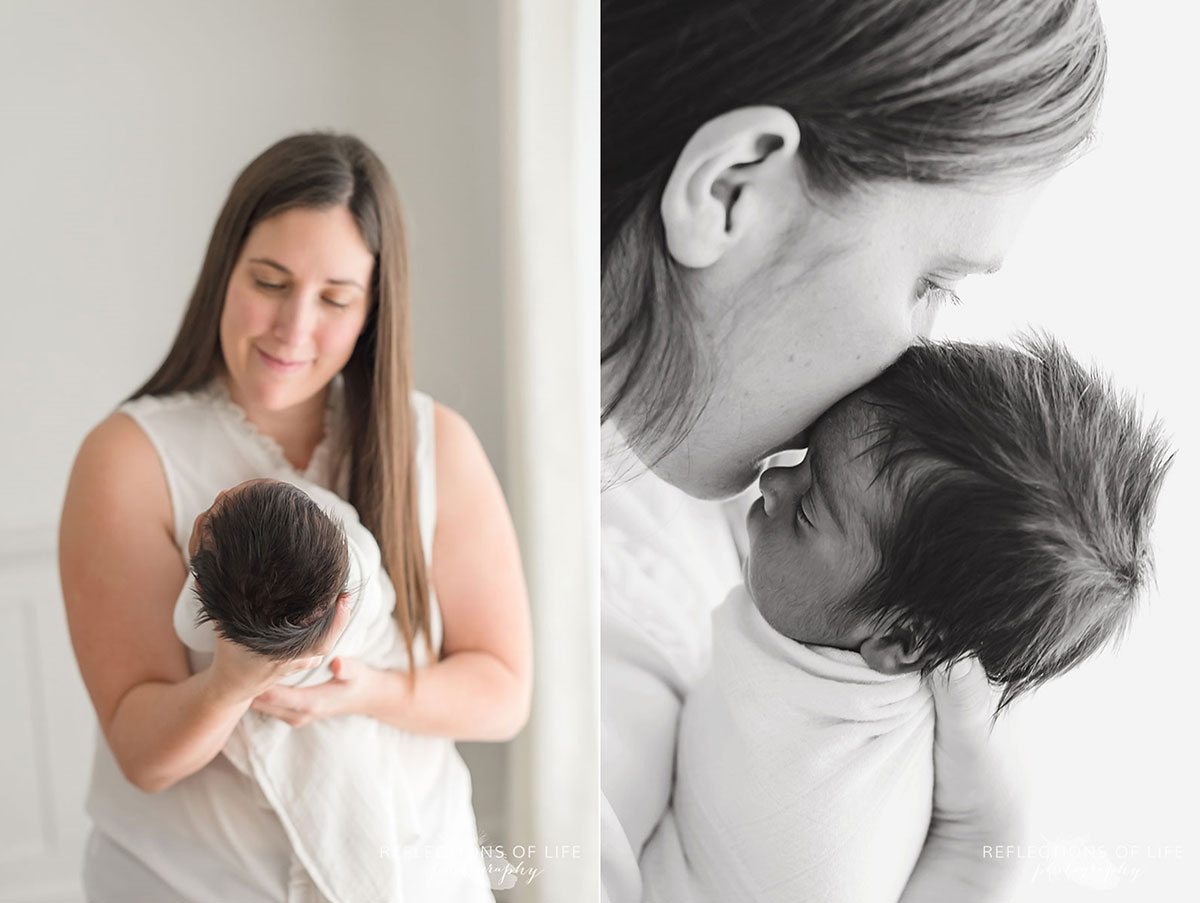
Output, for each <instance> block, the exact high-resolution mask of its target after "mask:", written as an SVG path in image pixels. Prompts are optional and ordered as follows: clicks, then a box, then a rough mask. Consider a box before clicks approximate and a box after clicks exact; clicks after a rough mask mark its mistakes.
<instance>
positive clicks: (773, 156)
mask: <svg viewBox="0 0 1200 903" xmlns="http://www.w3.org/2000/svg"><path fill="white" fill-rule="evenodd" d="M799 146H800V127H799V126H798V125H797V124H796V120H795V118H793V116H792V115H791V114H790V113H788V112H787V111H786V110H783V109H781V108H780V107H742V108H741V109H738V110H730V111H729V112H728V113H722V114H721V115H720V116H717V117H715V118H713V119H710V120H709V121H708V122H706V123H705V124H704V125H702V126H701V127H700V128H699V129H698V130H697V131H696V133H695V134H694V135H692V137H691V139H690V140H689V141H688V143H687V144H686V145H685V146H684V148H683V151H682V152H681V153H680V154H679V159H678V160H676V161H675V168H674V169H673V170H672V171H671V176H670V178H669V179H668V180H667V187H666V188H665V189H663V195H662V205H661V213H662V220H663V228H664V229H665V231H666V238H667V250H668V251H669V252H670V254H671V256H672V257H673V258H674V259H675V260H676V261H677V262H679V263H680V264H682V265H683V266H686V267H693V268H701V267H707V266H711V265H712V264H714V263H716V262H717V261H718V260H720V259H721V256H722V255H723V254H724V253H725V251H726V250H728V249H729V248H730V247H732V246H733V245H735V244H737V242H738V241H739V240H740V239H741V238H742V237H743V236H744V235H745V234H746V232H747V231H748V230H749V229H750V228H751V227H752V226H753V224H754V220H755V217H756V215H758V214H759V213H760V212H761V210H762V201H763V198H764V197H768V196H769V194H770V192H771V191H772V188H773V187H774V186H773V183H774V182H775V181H776V180H778V179H779V178H781V177H783V178H791V177H792V160H793V158H794V157H795V155H796V149H797V148H798V147H799Z"/></svg>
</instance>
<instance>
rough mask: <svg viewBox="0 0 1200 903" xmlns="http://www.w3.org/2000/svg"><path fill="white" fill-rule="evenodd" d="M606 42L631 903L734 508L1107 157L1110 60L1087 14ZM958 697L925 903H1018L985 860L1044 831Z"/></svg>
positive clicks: (611, 516)
mask: <svg viewBox="0 0 1200 903" xmlns="http://www.w3.org/2000/svg"><path fill="white" fill-rule="evenodd" d="M602 21H603V35H602V47H603V59H602V117H601V118H602V122H601V130H602V142H603V147H602V189H601V198H602V200H601V216H602V222H601V242H602V244H601V250H602V263H601V266H602V276H601V304H602V310H601V318H602V326H601V328H602V339H601V348H602V357H601V366H602V371H601V380H602V382H601V385H602V422H603V424H604V440H605V444H606V447H605V461H606V465H607V471H608V473H607V488H606V490H605V492H604V493H603V495H602V509H601V517H602V533H601V535H602V537H603V538H602V543H603V548H602V573H601V621H602V666H601V679H602V696H601V704H602V710H601V711H602V714H601V719H602V727H603V731H602V736H603V738H604V745H603V749H602V775H601V782H602V789H603V792H604V802H603V807H602V844H603V853H602V855H603V866H602V873H603V876H602V881H603V886H604V894H605V898H606V899H607V900H610V901H613V903H626V901H635V900H639V899H641V898H642V893H643V880H642V874H641V872H640V868H639V857H640V856H641V854H642V853H643V851H644V850H645V849H646V845H647V842H648V840H649V839H650V838H651V836H652V835H653V834H654V832H655V830H656V828H657V827H658V826H659V824H660V823H661V822H662V820H663V818H664V815H665V814H667V813H668V812H669V809H670V805H671V788H672V780H673V776H674V767H675V744H676V736H677V730H678V718H679V713H680V710H681V707H682V701H683V699H684V698H685V697H686V696H687V694H688V692H689V690H690V689H691V688H692V687H693V686H694V685H695V684H696V682H697V680H698V679H699V678H700V676H701V675H702V674H704V673H705V671H706V670H707V668H708V665H709V659H710V655H711V649H712V643H713V638H712V627H711V620H710V618H711V614H712V611H713V609H714V608H715V607H716V605H717V604H718V603H719V602H720V601H721V600H722V599H723V598H724V596H725V593H726V591H728V590H729V589H730V588H731V586H733V585H734V584H737V583H739V582H740V581H741V579H742V564H743V560H744V556H745V534H744V518H745V515H746V509H747V507H748V506H749V499H748V498H747V497H745V496H742V495H739V494H741V493H743V492H744V491H745V490H747V489H748V488H749V487H752V486H753V484H754V482H755V480H756V478H757V477H758V475H759V472H760V470H761V468H762V466H763V462H764V461H765V460H766V459H767V458H768V457H770V456H772V455H774V454H776V453H778V452H781V451H785V450H789V449H800V448H804V447H805V446H806V445H807V431H808V430H809V428H810V427H811V426H812V424H813V423H814V421H815V420H816V419H817V418H818V416H819V415H820V414H822V412H824V411H826V410H827V409H829V408H830V407H831V406H833V405H834V404H835V403H836V402H837V401H838V400H839V399H841V398H843V397H845V396H846V395H848V394H850V393H851V392H853V391H854V390H855V389H857V388H858V387H860V386H862V385H864V384H865V383H867V382H868V381H870V380H871V379H872V378H873V377H875V376H876V375H878V374H879V373H880V372H881V371H882V370H884V369H885V368H886V367H887V366H888V365H889V364H890V363H891V362H892V361H894V360H895V359H896V358H897V357H898V356H899V355H900V354H901V353H902V352H903V351H904V350H905V348H907V347H908V346H909V345H910V344H911V343H913V342H914V341H915V340H916V339H918V338H920V337H922V336H925V335H927V334H928V332H929V329H930V326H931V324H932V321H933V318H934V316H935V314H936V311H937V308H938V307H939V306H940V305H941V304H944V303H947V302H955V301H957V298H956V297H955V295H954V288H955V285H956V283H958V282H959V281H961V280H962V279H963V278H965V277H966V276H968V275H971V274H974V273H986V272H992V271H994V270H995V269H996V268H997V267H998V266H999V265H1000V262H1001V260H1002V258H1003V257H1004V254H1005V252H1006V250H1007V248H1008V247H1009V245H1010V244H1011V242H1012V240H1013V238H1014V236H1015V234H1016V231H1017V229H1018V228H1019V226H1020V223H1021V221H1022V219H1023V217H1024V216H1025V215H1026V213H1027V211H1028V209H1029V207H1030V204H1031V202H1032V200H1033V198H1034V197H1035V195H1036V193H1037V190H1038V187H1039V186H1040V184H1041V183H1042V182H1043V181H1044V180H1045V179H1046V178H1048V177H1049V176H1051V175H1052V174H1053V173H1054V172H1055V171H1056V170H1058V169H1059V168H1061V167H1062V166H1064V165H1066V164H1067V163H1068V162H1069V161H1070V160H1072V159H1073V158H1074V157H1075V156H1076V155H1077V154H1078V153H1079V152H1080V151H1081V149H1083V148H1084V147H1085V146H1086V143H1087V141H1088V138H1089V136H1090V133H1091V130H1092V127H1093V123H1094V120H1095V116H1096V112H1097V107H1098V103H1099V99H1100V94H1101V88H1102V83H1103V77H1104V71H1105V44H1104V37H1103V32H1102V29H1101V24H1100V21H1099V17H1098V13H1097V10H1096V8H1095V4H1094V2H1092V0H1052V2H1041V0H987V2H984V3H973V2H965V0H929V2H915V0H854V2H848V3H801V4H796V3H791V2H782V0H756V2H750V3H739V4H728V3H718V2H712V3H702V4H696V3H693V2H683V0H651V2H626V0H610V2H605V3H604V4H603V14H602ZM751 491H753V490H752V489H751ZM735 496H736V497H737V498H734V499H733V500H732V501H722V500H728V499H730V498H731V497H735ZM770 689H771V688H770V687H764V688H763V692H770ZM933 691H934V702H935V706H936V719H937V728H936V730H937V745H936V753H935V761H934V771H935V781H936V783H935V790H934V799H933V814H932V820H931V824H930V831H929V835H928V837H927V839H926V842H925V845H924V849H923V850H922V851H921V853H920V856H919V858H918V859H917V861H916V863H915V867H914V869H913V871H912V875H911V878H910V879H909V881H908V885H907V888H906V889H905V891H904V895H903V897H902V899H903V900H905V901H920V900H944V899H954V900H967V899H970V900H985V899H1000V898H1003V897H1004V895H1005V894H1006V893H1007V892H1008V890H1009V888H1008V887H1007V879H1008V877H1009V871H1008V866H1007V864H1006V863H1005V862H1004V861H1002V860H994V859H992V860H987V859H984V858H983V857H981V856H980V855H979V849H980V845H981V844H984V843H990V842H994V841H995V839H996V838H1002V837H1011V836H1012V835H1013V832H1014V830H1015V827H1014V825H1015V822H1016V820H1017V819H1018V815H1019V809H1020V807H1019V805H1017V804H1016V803H1015V802H1014V800H1013V795H1014V794H1013V792H1012V791H1011V789H1010V785H1009V782H1008V779H1007V778H1006V777H1005V776H1004V775H1003V773H1002V770H1001V764H1000V763H999V762H997V761H995V759H994V757H993V754H992V753H990V752H989V750H988V748H987V746H986V743H985V741H986V738H987V728H988V724H987V717H986V715H984V716H982V717H981V716H980V714H979V711H980V709H981V708H982V706H981V702H982V701H985V700H986V699H987V686H986V683H985V681H984V680H983V678H982V675H981V674H980V672H979V669H978V668H974V669H972V670H970V671H969V672H968V673H966V674H962V675H960V674H959V672H956V676H955V677H954V679H947V678H946V676H944V675H943V676H941V677H938V678H936V679H935V680H934V681H933ZM884 854H885V853H883V852H881V853H879V854H878V855H884Z"/></svg>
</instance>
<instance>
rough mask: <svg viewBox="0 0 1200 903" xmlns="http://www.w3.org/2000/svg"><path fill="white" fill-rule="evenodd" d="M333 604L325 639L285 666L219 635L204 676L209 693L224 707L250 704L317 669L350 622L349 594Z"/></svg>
mask: <svg viewBox="0 0 1200 903" xmlns="http://www.w3.org/2000/svg"><path fill="white" fill-rule="evenodd" d="M336 604H337V607H338V610H337V611H336V612H335V613H334V616H333V623H332V624H331V625H330V628H329V633H328V634H327V635H326V636H325V638H324V639H323V640H322V641H321V642H320V643H319V644H318V645H317V646H316V647H314V648H313V649H312V650H311V651H310V652H309V654H307V655H303V656H300V657H299V658H295V659H291V660H289V661H285V662H280V661H275V660H274V659H270V658H267V657H266V656H265V655H259V654H258V653H256V652H252V651H250V650H249V649H247V648H246V647H245V646H242V645H240V644H238V643H234V642H232V641H231V640H227V639H225V638H224V637H223V636H221V634H220V632H219V631H218V632H217V635H216V646H215V648H214V649H213V661H212V665H211V666H210V667H209V669H208V671H207V672H205V673H206V674H207V675H208V678H207V679H208V684H209V688H210V692H211V693H213V694H214V696H215V697H216V698H217V699H219V700H220V701H222V702H224V703H249V702H251V701H252V700H254V699H255V698H256V697H258V696H260V695H261V694H262V693H264V692H265V691H267V690H269V689H271V688H272V687H274V686H275V685H276V684H277V683H279V682H280V681H281V680H283V679H284V678H285V677H287V676H289V675H291V674H295V673H296V672H298V671H307V670H309V669H311V668H315V667H317V666H318V665H320V664H321V661H322V660H323V659H324V658H325V656H327V655H329V654H330V653H331V652H332V651H333V647H334V645H335V644H336V643H337V641H338V640H339V639H340V638H341V635H342V632H343V631H344V630H345V629H346V624H347V623H348V622H349V620H350V604H351V603H350V594H349V593H345V592H343V593H342V594H341V595H340V596H338V599H337V603H336Z"/></svg>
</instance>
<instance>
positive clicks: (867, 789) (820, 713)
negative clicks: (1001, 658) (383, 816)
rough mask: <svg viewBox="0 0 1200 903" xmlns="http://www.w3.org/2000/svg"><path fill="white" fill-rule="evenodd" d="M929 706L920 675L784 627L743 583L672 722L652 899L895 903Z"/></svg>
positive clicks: (925, 805) (912, 823)
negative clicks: (675, 737)
mask: <svg viewBox="0 0 1200 903" xmlns="http://www.w3.org/2000/svg"><path fill="white" fill-rule="evenodd" d="M932 797H933V699H932V696H931V695H930V692H929V690H928V688H927V687H926V686H925V685H924V684H923V683H922V682H921V679H920V677H919V676H917V675H913V674H905V675H898V676H890V675H884V674H880V673H879V672H877V671H874V670H872V669H871V668H869V667H868V666H867V664H866V663H865V662H864V661H863V659H862V656H860V655H859V654H858V653H856V652H849V651H845V650H840V649H832V648H829V647H822V646H805V645H803V644H800V643H797V642H794V641H793V640H790V639H788V638H787V637H785V636H783V635H781V634H779V633H777V632H776V631H775V630H773V629H772V628H771V627H770V625H768V624H767V622H766V621H765V620H763V618H762V615H760V614H759V612H758V610H757V609H756V608H755V606H754V603H753V602H752V601H751V599H750V597H749V595H748V594H747V593H746V591H745V589H744V588H742V587H739V588H737V589H735V590H734V591H733V592H731V593H730V595H729V597H728V598H727V599H726V600H725V602H723V603H722V604H721V605H720V607H718V608H717V609H716V610H715V611H714V613H713V665H712V669H711V671H710V672H709V673H708V674H706V675H705V676H704V677H703V678H701V680H700V681H699V683H698V684H697V685H696V686H695V687H694V688H693V689H692V691H691V692H690V693H689V694H688V697H687V700H686V702H685V705H684V709H683V714H682V716H681V722H680V729H679V742H678V748H677V752H676V774H675V789H674V794H673V798H672V806H671V810H670V811H668V813H667V815H666V816H665V817H664V819H663V821H662V822H660V824H659V826H658V828H657V829H656V831H655V833H654V835H653V836H652V837H651V838H650V840H649V842H648V843H647V845H646V847H645V849H644V851H643V853H642V857H641V861H640V864H641V868H642V877H643V881H644V888H645V890H644V896H643V900H646V901H662V903H698V901H708V903H729V901H735V900H736V901H738V903H750V901H780V903H783V901H787V903H795V901H800V900H802V901H804V903H896V900H898V899H899V897H900V894H901V893H902V891H903V889H904V886H905V884H906V882H907V880H908V877H909V875H910V874H911V872H912V868H913V866H914V865H915V863H916V860H917V856H918V855H919V853H920V851H921V848H922V846H923V845H924V841H925V835H926V832H927V831H928V827H929V817H930V808H931V805H932Z"/></svg>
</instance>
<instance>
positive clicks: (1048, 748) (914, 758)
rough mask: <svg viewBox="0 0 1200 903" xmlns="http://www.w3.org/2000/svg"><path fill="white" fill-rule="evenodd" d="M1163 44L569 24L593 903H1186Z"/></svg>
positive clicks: (901, 25)
mask: <svg viewBox="0 0 1200 903" xmlns="http://www.w3.org/2000/svg"><path fill="white" fill-rule="evenodd" d="M1198 26H1200V18H1198V17H1197V14H1196V12H1195V10H1194V9H1193V8H1192V7H1190V6H1188V5H1186V4H1172V5H1169V6H1168V5H1165V4H1129V3H1121V2H1118V0H841V2H836V3H835V2H819V0H814V2H799V3H797V2H775V0H749V2H683V0H657V2H656V0H643V2H638V0H605V2H604V3H603V4H602V10H601V155H602V156H601V255H602V259H601V299H600V304H601V402H600V407H601V423H602V443H603V444H602V468H603V478H602V490H601V729H602V748H601V788H602V794H603V800H602V804H601V806H602V810H601V812H602V814H601V844H602V857H603V859H602V878H601V881H602V898H603V899H604V900H607V901H611V903H616V901H621V903H629V901H647V903H649V901H654V903H689V901H697V903H698V901H733V900H737V901H764V903H765V901H789V903H794V901H799V900H803V901H821V903H896V901H903V903H918V901H956V903H957V901H1001V900H1005V901H1009V900H1011V901H1018V900H1019V901H1022V903H1075V901H1092V900H1095V901H1118V900H1119V901H1130V903H1132V901H1144V900H1163V901H1166V900H1184V899H1190V897H1191V895H1192V894H1193V893H1194V891H1191V888H1192V887H1194V883H1195V880H1194V879H1195V874H1196V868H1197V863H1198V860H1197V849H1198V847H1197V844H1198V841H1200V834H1198V832H1197V829H1196V827H1195V819H1194V817H1193V814H1192V813H1193V812H1194V809H1195V805H1196V803H1197V798H1198V794H1197V778H1196V774H1195V769H1194V766H1193V764H1192V763H1193V760H1194V755H1193V752H1192V747H1193V744H1192V742H1191V740H1190V738H1191V736H1192V725H1191V721H1192V717H1191V714H1190V713H1189V712H1188V710H1187V708H1186V699H1187V698H1189V693H1188V690H1187V687H1188V686H1190V683H1191V679H1192V670H1193V669H1192V668H1191V663H1192V660H1193V658H1194V656H1193V653H1192V642H1191V641H1192V638H1194V637H1195V636H1196V630H1197V627H1198V626H1200V624H1198V622H1197V614H1196V607H1195V605H1194V597H1195V592H1194V589H1193V587H1192V579H1193V575H1192V569H1191V567H1190V564H1191V562H1192V559H1193V558H1194V548H1193V547H1194V545H1195V539H1196V531H1195V527H1194V518H1193V516H1192V512H1193V511H1194V509H1195V507H1196V503H1197V502H1198V501H1200V496H1198V493H1197V479H1198V478H1200V470H1198V468H1197V464H1196V458H1195V448H1196V438H1197V429H1196V425H1195V413H1194V411H1195V400H1194V397H1195V392H1196V380H1195V377H1194V375H1193V373H1192V371H1191V365H1192V362H1193V360H1194V357H1195V354H1196V352H1195V335H1196V333H1195V325H1194V323H1195V316H1194V314H1193V312H1192V307H1193V304H1194V301H1195V298H1196V289H1195V285H1194V279H1193V278H1192V277H1191V275H1190V272H1189V261H1190V258H1191V257H1192V256H1193V254H1194V250H1193V246H1194V244H1195V240H1196V237H1197V233H1196V226H1195V217H1194V210H1195V208H1196V204H1197V202H1198V201H1200V190H1198V187H1200V180H1198V179H1197V176H1196V171H1195V166H1194V163H1193V161H1192V157H1193V156H1194V150H1193V149H1194V147H1195V145H1196V139H1197V137H1198V134H1197V127H1196V125H1195V118H1194V117H1193V116H1192V115H1191V114H1190V112H1189V111H1190V110H1191V109H1192V107H1193V106H1194V96H1195V93H1196V88H1197V84H1198V82H1197V76H1196V73H1195V69H1194V64H1193V60H1194V56H1195V46H1194V44H1195V35H1196V32H1197V27H1198Z"/></svg>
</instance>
